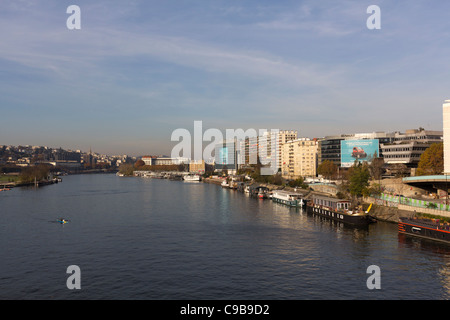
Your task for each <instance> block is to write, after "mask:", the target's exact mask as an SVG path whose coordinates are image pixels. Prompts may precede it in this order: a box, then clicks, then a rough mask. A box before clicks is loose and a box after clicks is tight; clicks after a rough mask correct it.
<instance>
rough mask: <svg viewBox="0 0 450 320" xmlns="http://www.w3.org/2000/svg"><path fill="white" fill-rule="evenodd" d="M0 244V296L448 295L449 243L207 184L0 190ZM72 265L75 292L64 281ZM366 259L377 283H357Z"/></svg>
mask: <svg viewBox="0 0 450 320" xmlns="http://www.w3.org/2000/svg"><path fill="white" fill-rule="evenodd" d="M60 217H64V218H66V219H69V220H70V222H69V223H67V224H64V225H61V224H59V223H55V221H56V220H57V219H58V218H60ZM0 241H1V242H0V243H1V246H0V257H1V261H0V267H1V268H0V271H1V274H0V299H145V300H166V299H167V300H173V299H180V300H184V299H189V300H202V299H211V300H218V299H220V300H223V299H233V300H240V299H245V300H259V299H264V300H269V299H270V300H272V299H273V300H323V299H345V300H347V299H349V300H350V299H351V300H353V299H367V300H368V299H370V300H372V299H424V300H427V299H428V300H429V299H433V300H444V299H448V298H449V297H450V264H449V263H450V246H447V245H443V244H438V243H434V242H431V241H426V240H420V239H415V238H410V237H407V236H400V235H399V234H398V232H397V226H396V225H395V224H390V223H384V222H378V223H376V224H373V225H370V226H369V227H368V228H365V229H355V228H350V227H346V226H344V225H342V224H339V223H336V222H331V221H328V220H323V219H321V218H319V217H316V216H311V215H309V214H307V213H306V212H303V211H301V210H298V209H292V208H288V207H285V206H283V205H281V204H276V203H273V202H271V201H270V200H259V199H253V198H249V197H248V196H246V195H245V194H243V193H239V192H237V191H232V190H226V189H222V188H221V187H220V186H217V185H213V184H207V183H196V182H182V181H170V180H159V179H145V178H126V177H117V176H115V175H108V174H105V175H74V176H66V177H64V178H63V182H62V183H60V184H55V185H51V186H46V187H40V188H15V189H13V190H11V191H6V192H0ZM72 265H76V266H78V267H79V269H80V273H79V275H80V277H79V280H80V284H81V289H79V290H77V289H74V290H69V289H68V287H67V285H66V281H67V279H68V278H69V277H70V276H71V274H70V273H67V268H68V267H69V266H72ZM371 265H376V266H378V267H379V270H380V277H379V282H378V283H379V284H380V285H381V288H380V289H369V288H368V286H367V280H368V278H369V277H370V276H371V273H368V272H367V271H368V270H367V269H368V267H369V266H371Z"/></svg>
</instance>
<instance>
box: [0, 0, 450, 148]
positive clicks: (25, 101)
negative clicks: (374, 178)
mask: <svg viewBox="0 0 450 320" xmlns="http://www.w3.org/2000/svg"><path fill="white" fill-rule="evenodd" d="M73 4H75V5H78V6H79V7H80V9H81V30H69V29H68V28H67V27H66V20H67V19H68V17H69V16H70V14H67V13H66V9H67V7H68V6H69V5H73ZM372 4H376V5H378V6H379V7H380V8H381V29H380V30H369V29H368V28H367V27H366V20H367V18H368V17H369V16H370V15H369V14H367V13H366V10H367V7H368V6H370V5H372ZM449 11H450V3H449V2H444V1H431V2H430V1H424V0H418V1H413V2H411V1H405V0H400V1H394V0H389V1H360V0H354V1H331V0H324V1H313V0H309V1H298V0H297V1H267V0H259V1H256V0H250V1H237V0H227V1H224V0H218V1H170V0H167V1H147V0H142V1H140V0H130V1H111V0H101V1H92V0H89V1H87V0H80V1H78V0H75V1H72V0H71V1H50V0H36V1H31V0H15V1H12V0H5V1H2V2H1V3H0V39H1V41H0V74H1V76H0V115H1V122H0V145H47V146H49V147H62V148H65V149H73V150H76V149H80V150H83V151H86V150H89V148H92V151H95V152H98V153H101V154H129V155H135V156H139V155H145V154H166V155H170V151H171V149H172V147H173V146H174V145H175V144H176V142H171V141H170V137H171V134H172V132H173V131H174V130H175V129H177V128H185V129H188V130H192V129H193V125H194V121H195V120H201V121H203V126H204V129H205V130H206V129H207V128H218V129H221V130H223V131H224V130H225V129H226V128H242V129H244V130H245V129H248V128H255V129H272V128H273V129H275V128H279V129H286V130H298V135H299V137H309V138H314V137H323V136H327V135H335V134H341V133H364V132H374V131H387V132H392V131H397V130H398V131H405V130H407V129H413V128H419V127H424V128H425V129H428V130H442V104H443V103H444V100H446V99H449V98H450V92H449V88H450V77H449V74H450V59H449V57H450V21H449V19H448V12H449Z"/></svg>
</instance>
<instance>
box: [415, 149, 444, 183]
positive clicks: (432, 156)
mask: <svg viewBox="0 0 450 320" xmlns="http://www.w3.org/2000/svg"><path fill="white" fill-rule="evenodd" d="M443 171H444V143H443V142H440V143H433V144H432V145H431V146H430V147H429V148H427V149H426V150H425V152H424V153H422V156H421V157H420V161H419V165H418V167H417V175H418V176H423V175H435V174H441V173H442V172H443Z"/></svg>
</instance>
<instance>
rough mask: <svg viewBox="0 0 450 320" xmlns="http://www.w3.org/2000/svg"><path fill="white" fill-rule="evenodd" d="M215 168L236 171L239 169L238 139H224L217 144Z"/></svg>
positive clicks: (229, 171)
mask: <svg viewBox="0 0 450 320" xmlns="http://www.w3.org/2000/svg"><path fill="white" fill-rule="evenodd" d="M214 153H215V159H214V160H215V161H214V164H215V170H217V171H227V172H228V173H236V172H237V169H238V159H239V157H240V153H239V149H238V148H237V141H236V139H233V140H228V141H227V140H224V141H222V142H221V143H218V144H216V145H215V148H214Z"/></svg>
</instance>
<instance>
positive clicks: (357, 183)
mask: <svg viewBox="0 0 450 320" xmlns="http://www.w3.org/2000/svg"><path fill="white" fill-rule="evenodd" d="M369 179H370V171H369V166H368V164H367V162H363V163H360V162H358V163H356V162H355V164H353V166H352V167H351V168H350V170H349V191H350V194H351V195H352V196H354V197H357V198H359V197H361V196H362V195H365V194H367V190H368V186H369Z"/></svg>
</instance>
